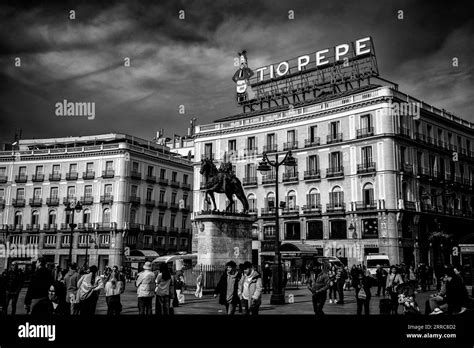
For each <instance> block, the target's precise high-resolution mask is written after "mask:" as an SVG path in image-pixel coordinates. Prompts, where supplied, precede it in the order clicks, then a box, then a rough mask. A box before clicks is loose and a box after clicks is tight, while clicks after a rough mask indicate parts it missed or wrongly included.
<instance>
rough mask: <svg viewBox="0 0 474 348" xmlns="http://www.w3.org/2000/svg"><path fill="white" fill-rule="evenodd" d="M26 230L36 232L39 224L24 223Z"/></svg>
mask: <svg viewBox="0 0 474 348" xmlns="http://www.w3.org/2000/svg"><path fill="white" fill-rule="evenodd" d="M26 230H27V231H32V232H38V231H39V230H40V225H39V224H33V225H30V224H28V225H26Z"/></svg>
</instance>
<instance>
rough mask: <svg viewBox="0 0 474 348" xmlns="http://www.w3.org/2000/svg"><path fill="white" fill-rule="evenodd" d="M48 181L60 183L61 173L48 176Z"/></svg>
mask: <svg viewBox="0 0 474 348" xmlns="http://www.w3.org/2000/svg"><path fill="white" fill-rule="evenodd" d="M49 181H61V173H53V174H49Z"/></svg>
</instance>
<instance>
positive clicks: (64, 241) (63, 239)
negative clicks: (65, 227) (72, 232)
mask: <svg viewBox="0 0 474 348" xmlns="http://www.w3.org/2000/svg"><path fill="white" fill-rule="evenodd" d="M69 237H70V236H69V235H68V234H65V235H62V236H61V244H62V245H69V241H70V240H71V239H70V238H69Z"/></svg>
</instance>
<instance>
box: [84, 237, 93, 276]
mask: <svg viewBox="0 0 474 348" xmlns="http://www.w3.org/2000/svg"><path fill="white" fill-rule="evenodd" d="M87 237H89V235H87ZM94 243H95V240H94V238H87V243H86V259H85V261H84V268H87V267H89V244H94Z"/></svg>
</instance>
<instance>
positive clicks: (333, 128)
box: [329, 121, 340, 139]
mask: <svg viewBox="0 0 474 348" xmlns="http://www.w3.org/2000/svg"><path fill="white" fill-rule="evenodd" d="M339 124H340V122H339V121H335V122H331V123H329V135H330V136H331V138H332V139H336V138H337V136H338V133H339Z"/></svg>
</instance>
